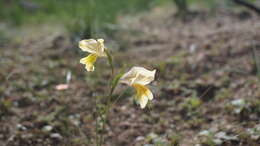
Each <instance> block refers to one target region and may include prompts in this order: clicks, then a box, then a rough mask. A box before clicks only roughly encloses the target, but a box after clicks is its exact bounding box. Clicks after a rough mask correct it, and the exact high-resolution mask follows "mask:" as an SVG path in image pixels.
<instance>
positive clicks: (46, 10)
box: [0, 0, 160, 37]
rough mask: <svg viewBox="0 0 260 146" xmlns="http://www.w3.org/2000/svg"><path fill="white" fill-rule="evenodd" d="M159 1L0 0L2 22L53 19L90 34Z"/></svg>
mask: <svg viewBox="0 0 260 146" xmlns="http://www.w3.org/2000/svg"><path fill="white" fill-rule="evenodd" d="M158 3H160V0H1V1H0V22H1V21H6V22H8V23H11V24H14V25H16V26H20V25H23V24H28V23H29V24H31V23H32V24H37V23H42V22H52V21H53V22H54V23H62V24H64V25H65V26H66V27H67V28H68V30H69V31H70V32H73V33H75V34H76V35H80V36H82V37H90V36H91V35H93V33H95V31H96V30H100V29H104V28H106V25H107V24H110V23H114V22H115V21H116V18H117V16H118V15H122V14H123V13H134V12H138V11H140V10H145V9H148V8H150V7H151V6H152V5H154V4H158Z"/></svg>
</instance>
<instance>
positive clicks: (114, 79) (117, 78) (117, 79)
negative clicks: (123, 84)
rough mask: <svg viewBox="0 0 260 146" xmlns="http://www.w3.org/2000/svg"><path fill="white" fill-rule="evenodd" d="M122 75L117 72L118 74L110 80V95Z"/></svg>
mask: <svg viewBox="0 0 260 146" xmlns="http://www.w3.org/2000/svg"><path fill="white" fill-rule="evenodd" d="M122 76H123V73H119V74H118V75H116V76H115V77H114V78H113V80H112V83H111V91H110V95H112V93H113V92H114V90H115V88H116V86H117V84H118V82H119V80H120V78H121V77H122Z"/></svg>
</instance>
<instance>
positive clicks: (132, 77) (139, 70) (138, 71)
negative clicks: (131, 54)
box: [121, 67, 156, 85]
mask: <svg viewBox="0 0 260 146" xmlns="http://www.w3.org/2000/svg"><path fill="white" fill-rule="evenodd" d="M155 72H156V70H153V71H150V70H147V69H145V68H143V67H132V68H131V70H130V71H129V72H127V73H125V74H124V75H123V76H122V78H121V82H122V83H126V84H128V85H132V84H141V85H147V84H149V83H150V82H152V81H153V80H154V77H155Z"/></svg>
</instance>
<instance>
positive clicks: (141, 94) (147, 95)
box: [120, 67, 156, 108]
mask: <svg viewBox="0 0 260 146" xmlns="http://www.w3.org/2000/svg"><path fill="white" fill-rule="evenodd" d="M155 72H156V70H153V71H149V70H147V69H145V68H143V67H132V68H131V70H130V71H128V72H127V73H125V74H124V75H123V76H122V77H121V79H120V82H121V83H125V84H127V85H129V86H132V87H134V88H135V90H136V95H135V100H136V101H137V103H138V104H140V106H141V108H145V106H146V104H147V103H148V100H152V99H153V93H152V92H151V91H150V89H148V88H147V87H146V86H145V85H147V84H149V83H151V82H152V81H153V80H154V77H155Z"/></svg>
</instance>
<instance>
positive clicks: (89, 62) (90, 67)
mask: <svg viewBox="0 0 260 146" xmlns="http://www.w3.org/2000/svg"><path fill="white" fill-rule="evenodd" d="M79 48H80V49H81V50H82V51H84V52H88V53H90V54H89V55H88V56H87V57H84V58H82V59H80V63H81V64H84V65H85V68H86V69H87V71H94V70H95V67H94V63H95V62H96V60H97V58H98V57H106V56H107V55H106V52H105V49H107V48H105V45H104V40H103V39H97V40H94V39H88V40H81V41H80V42H79Z"/></svg>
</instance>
